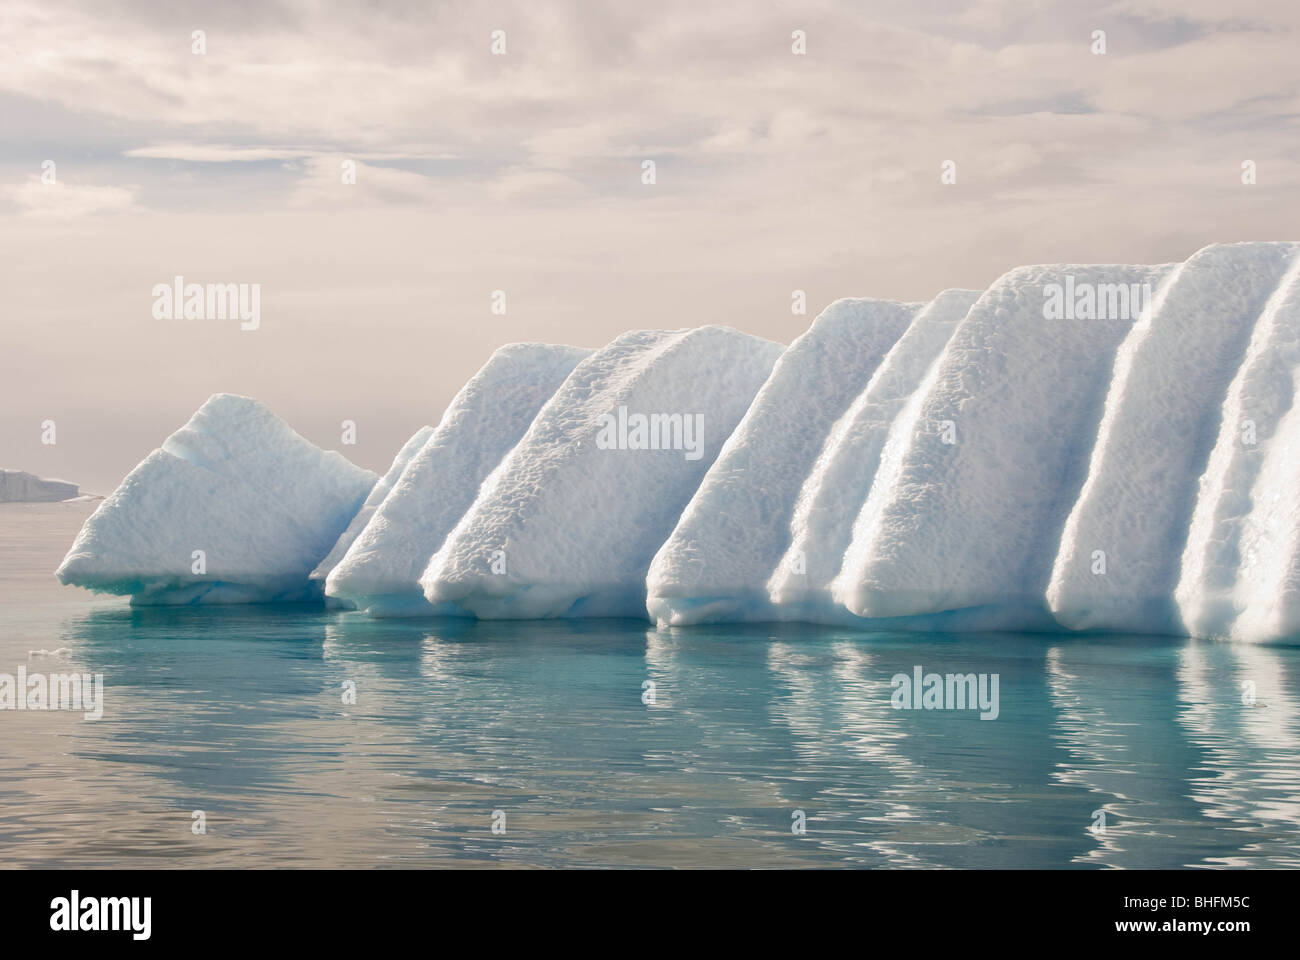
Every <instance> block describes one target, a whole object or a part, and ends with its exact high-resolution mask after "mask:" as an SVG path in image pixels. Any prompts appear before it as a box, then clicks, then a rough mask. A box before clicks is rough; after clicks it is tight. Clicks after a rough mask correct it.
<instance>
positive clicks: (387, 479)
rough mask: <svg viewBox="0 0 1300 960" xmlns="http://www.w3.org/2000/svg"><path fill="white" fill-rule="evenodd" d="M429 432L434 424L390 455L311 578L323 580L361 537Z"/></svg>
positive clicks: (426, 427) (416, 432)
mask: <svg viewBox="0 0 1300 960" xmlns="http://www.w3.org/2000/svg"><path fill="white" fill-rule="evenodd" d="M431 433H433V427H429V426H424V427H421V428H420V429H419V430H417V431H415V433H414V434H412V436H411V439H409V440H407V441H406V443H404V444H402V449H400V450H398V451H397V456H396V457H394V458H393V463H392V465H391V466H390V467H389V468H388V472H387V473H385V474H384V475H383V476H382V477H380V478H379V482H378V483H376V484H375V485H374V487H372V488H371V490H370V494H369V496H367V497H366V500H365V502H364V503H363V504H361V509H360V510H358V511H357V515H356V516H355V517H353V518H352V522H351V523H349V524H348V528H347V529H346V530H344V531H343V533H342V534H341V535H340V536H339V538H338V540H336V541H335V542H334V546H333V547H332V548H330V552H329V553H327V554H326V555H325V559H324V560H322V561H321V562H320V563H318V564H316V569H315V570H313V571H312V572H311V579H312V580H322V581H323V580H325V578H326V577H328V576H329V573H330V571H331V570H333V569H334V568H335V567H336V566H338V564H339V561H340V560H342V559H343V555H344V554H346V553H347V552H348V548H349V547H351V546H352V544H353V543H354V542H355V541H356V539H357V537H359V536H361V531H362V530H364V529H365V528H366V525H367V524H369V523H370V518H371V517H373V516H374V515H375V512H376V511H377V510H378V509H379V507H380V505H381V504H382V503H383V502H384V500H386V499H387V498H388V494H389V493H390V492H391V491H392V489H393V486H394V485H395V484H396V483H397V479H398V477H400V476H401V475H402V471H403V470H405V469H406V465H407V464H408V463H410V462H411V458H412V457H414V456H415V455H416V453H417V452H419V450H420V448H421V447H423V446H424V443H425V441H426V440H428V439H429V435H430V434H431Z"/></svg>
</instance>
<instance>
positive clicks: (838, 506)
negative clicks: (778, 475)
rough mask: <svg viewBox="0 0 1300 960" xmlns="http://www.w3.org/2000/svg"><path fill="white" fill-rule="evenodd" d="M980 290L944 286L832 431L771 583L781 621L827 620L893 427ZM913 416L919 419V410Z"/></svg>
mask: <svg viewBox="0 0 1300 960" xmlns="http://www.w3.org/2000/svg"><path fill="white" fill-rule="evenodd" d="M979 296H980V292H979V291H977V290H945V291H944V292H943V293H941V294H939V296H937V297H935V299H934V301H933V302H931V303H930V304H928V305H927V306H926V307H925V309H924V310H922V311H921V312H920V313H919V314H918V315H917V317H916V319H915V320H913V321H912V325H911V326H910V327H908V328H907V331H906V332H905V333H904V334H903V336H902V337H900V338H899V340H898V342H897V343H896V344H894V346H893V348H892V349H891V350H890V351H889V353H888V354H887V355H886V356H885V359H884V360H882V361H881V363H880V366H879V368H877V370H876V372H875V373H874V374H873V375H872V377H871V381H870V382H869V383H868V384H867V388H866V389H865V390H863V391H862V392H861V393H860V394H859V395H858V397H857V399H856V400H854V401H853V404H852V406H850V407H849V409H848V411H847V412H846V413H845V414H844V416H842V417H841V418H840V419H839V420H838V421H837V422H836V424H835V426H834V427H833V428H832V429H831V431H830V434H829V435H828V436H827V438H826V442H825V443H824V444H823V446H822V451H821V453H820V454H819V455H818V457H817V462H816V464H815V465H814V466H813V469H812V472H811V473H809V475H808V477H807V479H806V480H804V483H803V488H802V489H801V490H800V491H799V498H798V500H797V502H796V504H795V509H794V517H793V519H792V520H791V531H792V538H791V543H790V549H789V550H787V551H786V554H785V556H784V557H783V558H782V559H781V562H780V563H778V564H777V565H776V569H775V572H774V573H773V574H772V578H771V581H770V582H769V584H768V589H769V591H770V594H771V600H772V602H773V603H774V604H777V605H779V606H780V607H781V608H782V618H783V619H784V618H786V617H790V616H817V617H818V618H821V617H822V616H824V615H825V614H826V613H827V612H828V611H826V609H825V608H827V607H828V606H829V605H830V604H831V602H832V601H831V598H830V583H831V581H832V580H834V579H835V576H836V574H838V573H839V571H840V564H841V563H842V562H843V560H844V552H845V551H846V550H847V549H848V547H849V541H850V538H851V536H852V532H853V522H854V520H855V519H856V518H857V515H858V513H859V511H860V510H861V509H862V504H863V501H864V500H865V499H866V496H867V493H868V491H869V490H870V489H871V482H872V479H873V478H874V477H875V475H876V468H877V466H878V465H879V463H880V455H881V451H882V450H883V448H884V446H885V443H886V441H887V439H888V437H889V433H890V429H891V427H892V426H893V425H894V424H895V423H896V422H897V420H898V417H899V415H900V414H901V413H902V412H903V411H904V410H905V409H906V408H907V405H908V402H909V401H910V400H912V398H913V397H915V396H917V394H918V391H919V388H920V385H921V384H922V383H923V382H924V381H925V379H926V373H927V371H928V370H929V369H930V368H931V366H932V365H933V364H934V363H935V361H936V360H937V358H938V356H939V354H940V353H941V352H942V351H943V348H944V347H945V346H947V344H948V340H949V339H950V338H951V337H952V335H953V332H954V331H955V330H956V329H957V323H958V322H959V321H960V320H961V319H962V318H963V317H965V316H966V313H967V311H968V310H970V308H971V305H972V304H974V303H975V301H976V300H977V299H978V298H979ZM914 406H915V404H914ZM908 422H909V423H914V422H915V415H913V416H912V417H910V418H908ZM909 431H910V428H909Z"/></svg>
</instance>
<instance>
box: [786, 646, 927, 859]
mask: <svg viewBox="0 0 1300 960" xmlns="http://www.w3.org/2000/svg"><path fill="white" fill-rule="evenodd" d="M767 652H768V665H769V667H770V668H771V671H772V673H773V675H774V676H775V677H776V678H777V679H778V682H779V683H780V685H781V686H782V687H783V688H784V690H783V692H782V693H781V694H780V695H779V696H778V697H777V698H776V699H775V700H774V701H773V703H772V706H771V710H772V714H773V716H774V717H775V718H776V719H778V720H780V721H781V722H782V723H784V724H785V725H786V726H787V727H788V728H789V730H790V733H791V735H792V740H793V742H792V748H793V750H794V753H795V755H796V757H797V758H798V763H799V764H800V766H801V767H804V768H805V769H806V770H807V771H808V774H809V777H808V779H809V780H810V781H813V782H816V780H819V779H823V778H824V777H826V775H827V774H828V773H832V772H834V773H833V775H835V776H836V777H837V779H843V782H842V783H836V784H834V785H833V786H829V787H828V788H825V789H823V790H822V791H821V792H820V795H818V796H817V797H816V798H815V799H814V798H811V797H810V798H808V801H807V802H809V803H810V804H812V805H813V806H814V809H812V810H809V811H808V814H809V817H810V818H815V817H817V816H818V814H821V815H822V816H823V817H828V813H829V811H835V812H836V814H841V815H842V816H843V817H844V818H851V819H852V821H853V832H852V833H848V832H847V831H845V830H843V829H836V828H833V834H832V837H831V838H830V839H828V840H826V841H825V842H826V843H827V844H828V845H832V846H838V847H841V848H843V850H844V851H845V856H846V859H852V860H859V861H862V860H865V861H866V863H867V864H868V865H871V866H895V867H926V866H933V865H934V864H933V863H931V862H929V861H928V860H927V859H926V858H924V857H923V856H920V855H917V854H916V853H914V852H912V851H911V850H909V849H908V846H907V840H906V838H907V837H908V836H909V835H910V831H909V830H908V829H907V827H906V826H905V825H901V824H898V823H896V821H908V820H917V819H920V818H921V817H922V816H923V811H922V809H921V808H920V807H919V806H918V805H917V795H918V794H924V791H925V786H924V772H923V771H922V770H920V769H918V767H917V766H916V765H915V764H914V763H913V762H912V761H911V760H909V759H908V758H906V757H904V756H902V755H901V754H900V753H899V751H898V745H899V741H901V740H902V739H904V738H905V737H906V736H907V734H906V733H905V732H904V731H903V729H902V724H900V723H899V715H898V713H897V712H896V711H894V710H893V709H892V708H891V707H890V705H889V695H890V693H891V689H890V686H889V675H888V674H885V673H884V672H883V669H882V668H881V667H879V666H878V665H877V664H876V663H875V661H874V659H873V657H872V655H871V654H870V653H869V652H868V651H867V649H866V648H865V647H864V646H863V645H862V644H861V643H860V641H855V640H853V639H844V640H836V641H833V642H831V643H830V644H829V646H827V645H824V644H821V643H810V644H803V645H800V644H796V643H786V642H775V641H774V642H772V643H771V644H769V646H768V650H767ZM817 807H820V808H821V809H820V810H819V809H817ZM846 807H847V809H845V808H846ZM831 816H834V819H840V816H835V815H834V814H832V815H831ZM829 818H830V817H828V819H829ZM862 825H866V826H867V829H866V830H863V829H862ZM810 835H812V836H817V831H816V829H815V828H814V829H813V830H811V831H810ZM855 835H856V836H855ZM858 837H862V838H863V839H859V838H858ZM864 850H866V851H870V852H871V853H872V854H874V855H875V856H873V857H871V858H864V857H863V851H864ZM877 858H881V859H877Z"/></svg>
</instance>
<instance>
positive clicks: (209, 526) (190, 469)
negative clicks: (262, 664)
mask: <svg viewBox="0 0 1300 960" xmlns="http://www.w3.org/2000/svg"><path fill="white" fill-rule="evenodd" d="M377 480H378V477H376V476H375V474H374V473H372V472H371V471H369V470H363V469H362V468H361V467H358V466H356V465H354V464H352V463H351V462H349V461H348V460H347V459H346V458H344V457H343V456H342V455H340V454H338V453H335V452H333V451H329V452H327V451H324V450H321V449H319V448H318V447H316V446H314V445H313V444H311V443H309V442H308V441H306V440H304V439H303V438H302V437H301V436H299V435H298V434H297V433H295V432H294V431H293V430H292V429H290V427H289V426H288V425H287V424H286V423H285V422H284V421H282V420H281V419H280V418H278V417H277V416H275V414H273V413H271V411H270V410H268V409H267V408H266V407H264V406H263V405H262V404H260V403H258V402H257V401H256V400H251V399H249V398H247V397H240V396H234V395H232V394H216V395H215V396H213V397H211V398H209V399H208V401H207V402H206V403H204V404H203V406H202V407H200V408H199V410H198V412H196V413H195V414H194V416H193V417H191V418H190V420H189V422H188V423H186V424H185V426H183V427H182V428H181V429H179V430H177V431H176V432H175V433H173V434H172V435H171V436H170V437H168V438H167V439H166V441H164V443H163V445H162V447H160V448H159V449H157V450H155V451H153V452H152V453H151V454H149V456H147V457H145V459H144V461H143V462H141V463H140V464H139V465H138V466H137V467H136V468H135V469H134V470H132V471H131V473H130V474H129V475H128V476H127V477H126V479H125V480H123V481H122V484H121V486H119V487H118V488H117V490H115V491H114V492H113V494H112V495H111V496H109V497H108V499H106V500H105V501H104V502H103V503H102V504H100V506H99V508H98V509H97V510H96V511H95V512H94V513H93V514H92V515H91V516H90V518H89V519H88V520H87V521H86V523H85V525H84V526H83V527H82V528H81V532H80V533H79V534H78V535H77V539H76V540H75V541H74V543H73V544H72V548H71V549H70V550H69V551H68V555H67V556H66V557H65V558H64V560H63V563H62V564H61V565H60V567H59V569H58V571H57V576H58V577H59V579H60V580H61V581H62V582H63V583H66V584H75V585H77V586H82V587H89V588H90V589H92V590H98V591H101V592H105V593H116V594H130V595H131V599H132V603H136V604H179V603H257V602H270V601H303V600H319V599H320V586H319V583H313V582H312V581H310V580H309V575H310V573H311V571H312V570H313V568H315V566H316V565H317V564H318V563H319V562H320V560H321V559H322V558H323V557H324V556H325V554H326V553H327V552H328V551H329V549H330V547H331V546H332V545H333V544H334V542H335V541H336V540H337V539H338V538H339V535H340V534H341V533H342V532H343V531H344V530H345V529H346V528H347V525H348V523H349V521H350V520H351V519H352V517H353V516H354V515H355V514H356V512H357V510H358V509H359V508H360V507H361V504H362V502H363V501H364V500H365V498H366V495H367V494H368V493H369V492H370V490H371V488H373V487H374V485H375V482H376V481H377Z"/></svg>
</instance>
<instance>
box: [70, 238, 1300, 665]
mask: <svg viewBox="0 0 1300 960" xmlns="http://www.w3.org/2000/svg"><path fill="white" fill-rule="evenodd" d="M1297 400H1300V244H1297V243H1289V242H1264V243H1238V244H1220V245H1212V246H1209V247H1206V248H1205V249H1203V250H1201V251H1199V252H1197V253H1196V254H1195V255H1193V256H1192V257H1191V258H1190V259H1188V260H1187V261H1186V262H1184V263H1181V264H1165V265H1150V266H1143V265H1102V266H1098V265H1043V266H1031V267H1020V268H1017V269H1014V270H1011V271H1010V272H1008V273H1007V274H1005V275H1004V276H1002V277H1000V278H998V279H997V280H996V281H995V282H994V283H993V285H992V286H990V287H989V288H988V289H987V290H985V291H983V292H982V293H981V292H977V291H966V290H949V291H946V292H944V293H941V294H940V295H939V296H937V297H936V298H935V299H934V300H933V301H931V302H929V303H899V302H895V301H888V300H840V301H836V302H835V303H833V304H831V305H830V306H829V307H828V308H827V309H826V310H825V311H823V313H822V314H821V315H820V316H819V317H818V318H817V319H816V320H815V321H814V322H813V324H812V325H811V327H810V328H809V329H808V330H807V331H806V332H804V333H803V335H802V336H799V337H797V338H796V339H795V340H794V342H793V343H792V344H791V345H790V346H789V347H788V348H784V349H783V348H781V347H780V346H779V345H777V344H774V343H771V342H769V341H766V340H761V339H758V338H755V337H752V336H748V335H745V334H742V333H739V332H737V331H735V330H731V329H728V328H725V327H702V328H698V329H686V330H648V331H633V332H630V333H627V334H624V335H623V336H621V337H618V338H617V339H616V340H614V341H613V342H612V343H610V344H609V345H607V346H605V347H603V348H601V349H599V350H596V351H594V352H593V351H588V350H583V349H579V348H574V347H557V346H548V345H542V344H513V345H510V346H508V347H503V348H502V349H501V350H499V351H498V352H497V353H496V354H494V355H493V356H492V358H491V359H490V360H489V361H488V363H487V364H486V365H485V366H484V367H483V368H482V369H481V370H480V371H479V372H478V373H477V374H476V375H475V376H474V378H472V379H471V380H470V382H469V383H468V384H466V386H465V387H464V388H463V389H462V390H461V392H460V393H459V394H457V396H456V398H455V399H454V400H453V401H452V403H451V405H450V406H449V407H448V409H447V411H446V413H445V414H444V415H443V418H442V420H441V421H440V422H439V424H438V426H437V427H436V428H428V427H426V428H424V429H423V430H421V431H420V432H419V433H417V434H416V435H415V436H414V437H412V438H411V440H410V441H408V443H407V444H406V445H405V446H404V447H403V449H402V450H401V451H399V453H398V455H397V457H396V458H395V460H394V462H393V465H392V467H391V469H390V470H389V472H388V473H387V474H386V475H385V477H384V478H383V479H378V478H376V477H375V476H374V475H373V474H371V473H369V472H368V471H363V470H361V469H360V468H357V467H354V466H353V465H351V464H350V463H348V462H347V461H346V460H344V459H343V458H342V457H340V456H339V455H338V454H332V453H325V452H324V451H321V450H317V449H316V448H315V447H313V446H311V445H310V444H309V443H307V442H306V441H305V440H303V439H302V438H301V437H298V436H297V434H294V433H293V431H292V430H290V429H289V428H288V427H287V426H286V425H284V424H283V423H281V422H280V421H279V420H277V419H276V418H275V417H274V416H273V415H271V414H270V413H269V412H268V411H266V410H265V409H264V408H262V407H260V405H258V404H256V403H255V402H254V401H251V400H247V399H244V398H239V397H228V396H218V397H214V398H212V399H211V400H210V401H208V403H207V404H205V405H204V407H203V408H201V409H200V410H199V412H198V413H197V414H195V416H194V419H193V420H192V421H191V422H190V423H189V424H188V425H187V426H186V427H185V428H183V429H182V430H180V431H178V432H177V433H176V434H174V435H173V436H172V437H170V438H169V439H168V440H167V441H166V443H164V445H163V447H162V448H161V449H160V450H158V451H155V452H154V453H153V454H151V455H150V457H148V458H147V459H146V460H145V461H144V463H142V464H141V465H140V466H139V467H137V468H136V469H135V470H134V471H132V473H131V475H130V476H128V477H127V479H126V480H125V481H124V482H123V484H122V486H121V487H120V488H119V489H118V491H117V492H116V493H114V494H113V495H112V496H111V497H110V498H109V499H108V500H107V501H105V503H104V504H103V505H102V506H101V507H100V509H99V511H97V512H96V514H95V515H94V516H92V517H91V518H90V520H88V521H87V523H86V526H85V528H84V529H83V530H82V532H81V534H80V535H79V537H78V538H77V541H76V543H75V544H74V545H73V548H72V550H71V551H70V553H69V555H68V557H67V559H65V561H64V563H63V566H62V567H60V570H59V576H60V577H61V578H62V579H64V581H65V582H69V583H77V584H81V585H83V586H90V587H94V588H96V589H102V590H109V591H113V592H118V593H130V594H132V596H133V599H134V601H135V602H189V601H202V602H213V601H250V600H268V599H276V600H288V599H310V598H317V599H318V598H319V597H320V596H321V594H322V584H323V592H324V593H325V594H327V595H328V596H331V597H336V598H338V599H339V600H341V601H344V602H347V603H350V604H354V605H356V606H358V607H360V608H361V609H362V610H366V611H369V612H370V613H371V614H372V615H394V614H399V615H412V614H423V615H433V614H451V615H458V616H475V617H488V618H530V617H583V616H588V617H596V616H632V617H640V618H647V617H648V618H649V619H650V620H652V621H655V622H657V623H659V624H661V625H666V626H677V625H689V624H692V623H700V622H707V621H724V620H751V621H752V620H804V621H812V622H826V623H835V624H844V625H854V626H859V627H865V628H889V629H913V630H932V629H945V630H982V629H1032V630H1036V631H1106V632H1130V633H1170V634H1187V635H1193V636H1203V637H1231V638H1235V639H1238V640H1245V641H1278V640H1296V639H1300V403H1297ZM195 551H201V552H202V556H203V559H204V563H198V562H197V561H196V560H195V559H194V557H195Z"/></svg>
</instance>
